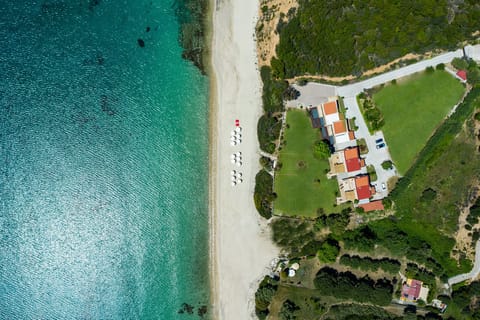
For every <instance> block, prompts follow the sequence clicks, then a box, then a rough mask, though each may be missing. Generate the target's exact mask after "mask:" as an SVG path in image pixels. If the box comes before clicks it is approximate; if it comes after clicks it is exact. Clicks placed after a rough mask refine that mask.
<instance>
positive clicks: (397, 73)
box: [337, 49, 463, 97]
mask: <svg viewBox="0 0 480 320" xmlns="http://www.w3.org/2000/svg"><path fill="white" fill-rule="evenodd" d="M462 56H463V51H462V49H458V50H456V51H451V52H447V53H444V54H441V55H439V56H436V57H434V58H431V59H427V60H423V61H420V62H417V63H414V64H411V65H408V66H405V67H402V68H400V69H396V70H392V71H389V72H386V73H383V74H380V75H378V76H375V77H373V78H370V79H366V80H363V81H360V82H356V83H352V84H349V85H346V86H342V87H337V94H338V95H339V96H342V97H352V96H356V95H358V94H359V93H360V92H362V91H363V89H369V88H372V87H375V86H378V85H380V84H382V83H387V82H389V81H392V80H393V79H398V78H402V77H405V76H408V75H411V74H414V73H416V72H420V71H423V70H425V69H426V68H427V67H430V66H433V67H434V66H436V65H437V64H439V63H448V62H450V61H452V59H453V58H458V57H462Z"/></svg>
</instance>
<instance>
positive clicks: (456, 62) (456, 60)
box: [452, 58, 468, 70]
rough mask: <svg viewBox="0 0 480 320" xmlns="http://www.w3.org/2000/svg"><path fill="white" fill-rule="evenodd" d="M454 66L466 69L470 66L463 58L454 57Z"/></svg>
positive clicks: (458, 68)
mask: <svg viewBox="0 0 480 320" xmlns="http://www.w3.org/2000/svg"><path fill="white" fill-rule="evenodd" d="M452 66H453V67H454V68H455V69H457V70H466V69H467V68H468V62H467V61H465V59H462V58H453V60H452Z"/></svg>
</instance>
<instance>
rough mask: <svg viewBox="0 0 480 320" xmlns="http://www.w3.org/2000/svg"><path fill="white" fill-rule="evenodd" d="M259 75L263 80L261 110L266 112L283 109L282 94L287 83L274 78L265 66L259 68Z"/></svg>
mask: <svg viewBox="0 0 480 320" xmlns="http://www.w3.org/2000/svg"><path fill="white" fill-rule="evenodd" d="M260 76H261V78H262V82H263V93H262V101H263V110H264V111H265V112H266V113H274V112H280V111H283V110H284V106H283V94H284V92H285V90H286V89H287V88H288V83H287V82H285V81H283V80H274V79H273V78H272V73H271V69H270V68H269V67H267V66H263V67H262V68H261V69H260Z"/></svg>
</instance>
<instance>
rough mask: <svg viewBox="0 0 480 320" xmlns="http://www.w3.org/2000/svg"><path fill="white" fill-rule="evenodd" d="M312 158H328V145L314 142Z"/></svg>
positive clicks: (322, 141)
mask: <svg viewBox="0 0 480 320" xmlns="http://www.w3.org/2000/svg"><path fill="white" fill-rule="evenodd" d="M313 156H314V157H315V158H317V159H328V157H330V145H329V144H328V142H326V141H325V140H320V141H316V142H315V144H314V145H313Z"/></svg>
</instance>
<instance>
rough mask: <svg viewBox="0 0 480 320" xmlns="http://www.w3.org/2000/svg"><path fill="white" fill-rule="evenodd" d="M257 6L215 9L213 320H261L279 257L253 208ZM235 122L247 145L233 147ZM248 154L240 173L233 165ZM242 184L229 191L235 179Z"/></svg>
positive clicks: (247, 2) (251, 1)
mask: <svg viewBox="0 0 480 320" xmlns="http://www.w3.org/2000/svg"><path fill="white" fill-rule="evenodd" d="M257 13H258V0H217V3H216V4H215V7H214V9H213V39H212V41H213V45H212V67H213V74H212V75H211V76H212V91H211V94H212V96H213V106H212V117H211V119H212V122H211V126H212V129H211V130H212V134H211V178H210V179H211V180H210V184H211V186H210V187H211V189H210V193H211V194H210V210H211V213H210V217H211V218H210V219H211V220H210V221H211V253H210V254H211V281H212V291H213V292H212V306H213V318H215V319H228V320H235V319H239V320H245V319H252V318H255V315H254V308H255V299H254V294H255V290H256V289H257V286H258V283H259V281H260V280H261V279H262V277H263V276H264V275H265V274H266V273H267V272H268V268H269V266H270V262H271V260H272V259H273V258H275V257H276V256H277V255H278V249H277V247H276V246H274V244H273V243H272V241H271V240H270V239H271V236H270V228H269V226H268V225H267V224H266V221H265V219H263V218H261V217H260V216H259V215H258V213H257V211H256V209H255V206H254V203H253V190H254V187H255V175H256V173H257V172H258V171H259V169H260V165H259V157H260V156H259V149H258V140H257V133H256V127H257V121H258V118H259V117H260V115H261V111H262V107H261V92H260V88H261V87H260V76H259V72H258V70H257V66H256V61H257V57H256V44H255V39H254V34H255V23H256V17H257ZM235 119H238V120H239V121H240V126H241V127H242V142H241V144H239V145H237V146H231V145H230V136H231V131H232V130H233V129H234V128H235ZM234 152H241V153H242V166H240V167H239V166H236V165H234V164H232V163H231V162H230V156H231V155H232V154H233V153H234ZM232 170H237V172H241V173H242V175H243V183H240V184H238V185H236V186H233V187H232V186H231V171H232Z"/></svg>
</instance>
